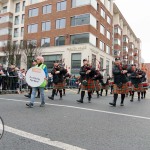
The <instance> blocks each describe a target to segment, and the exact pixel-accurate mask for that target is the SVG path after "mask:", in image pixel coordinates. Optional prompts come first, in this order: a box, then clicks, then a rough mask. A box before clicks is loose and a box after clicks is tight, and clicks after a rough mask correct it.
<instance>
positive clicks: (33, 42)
mask: <svg viewBox="0 0 150 150" xmlns="http://www.w3.org/2000/svg"><path fill="white" fill-rule="evenodd" d="M27 45H28V46H29V47H30V46H32V47H36V46H37V40H28V41H27Z"/></svg>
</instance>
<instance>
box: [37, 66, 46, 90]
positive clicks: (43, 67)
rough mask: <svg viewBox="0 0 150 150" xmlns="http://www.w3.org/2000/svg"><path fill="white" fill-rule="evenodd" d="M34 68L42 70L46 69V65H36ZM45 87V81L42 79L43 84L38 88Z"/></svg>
mask: <svg viewBox="0 0 150 150" xmlns="http://www.w3.org/2000/svg"><path fill="white" fill-rule="evenodd" d="M35 67H39V68H41V69H43V70H44V69H45V68H46V65H45V64H41V65H40V66H38V65H36V66H35ZM46 85H47V80H45V79H44V82H43V83H42V84H41V85H40V87H43V88H44V87H46Z"/></svg>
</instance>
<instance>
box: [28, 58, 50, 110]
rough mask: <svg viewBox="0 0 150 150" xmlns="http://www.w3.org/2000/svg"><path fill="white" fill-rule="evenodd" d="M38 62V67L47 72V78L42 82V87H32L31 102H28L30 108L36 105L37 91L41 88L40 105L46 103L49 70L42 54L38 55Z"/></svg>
mask: <svg viewBox="0 0 150 150" xmlns="http://www.w3.org/2000/svg"><path fill="white" fill-rule="evenodd" d="M36 62H37V65H36V67H39V68H41V69H43V71H44V73H45V78H44V82H43V83H42V85H41V86H40V87H33V88H32V94H31V101H30V103H27V104H26V106H28V107H29V108H32V107H33V105H34V100H35V95H36V91H37V89H38V88H39V90H40V94H41V96H40V97H41V105H40V107H43V106H44V105H45V97H44V88H45V86H46V82H47V79H48V71H47V67H46V65H45V64H43V63H44V58H43V57H42V56H38V57H37V58H36Z"/></svg>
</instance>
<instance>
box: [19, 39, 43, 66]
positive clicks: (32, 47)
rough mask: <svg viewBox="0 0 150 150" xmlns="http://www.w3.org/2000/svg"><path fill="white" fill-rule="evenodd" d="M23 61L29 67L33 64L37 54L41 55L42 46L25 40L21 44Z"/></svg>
mask: <svg viewBox="0 0 150 150" xmlns="http://www.w3.org/2000/svg"><path fill="white" fill-rule="evenodd" d="M20 48H21V55H22V62H23V63H24V64H25V65H26V66H28V67H29V68H30V67H31V66H32V60H33V59H35V57H36V56H38V55H41V53H42V48H41V47H38V46H37V45H36V43H33V42H32V43H30V42H28V41H23V43H22V44H21V45H20Z"/></svg>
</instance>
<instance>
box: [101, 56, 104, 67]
mask: <svg viewBox="0 0 150 150" xmlns="http://www.w3.org/2000/svg"><path fill="white" fill-rule="evenodd" d="M103 66H104V58H100V69H104V68H103Z"/></svg>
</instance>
